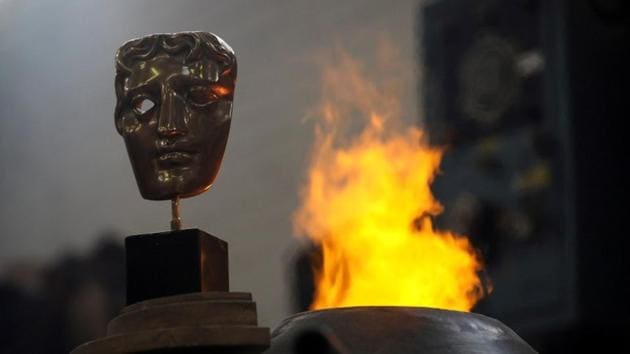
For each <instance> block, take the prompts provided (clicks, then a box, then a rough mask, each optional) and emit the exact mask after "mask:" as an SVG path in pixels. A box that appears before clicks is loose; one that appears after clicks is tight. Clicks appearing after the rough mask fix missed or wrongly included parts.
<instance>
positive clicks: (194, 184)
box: [114, 32, 236, 229]
mask: <svg viewBox="0 0 630 354" xmlns="http://www.w3.org/2000/svg"><path fill="white" fill-rule="evenodd" d="M235 82H236V57H235V56H234V51H233V50H232V48H230V46H229V45H227V44H226V43H225V42H224V41H223V40H221V39H220V38H219V37H217V36H215V35H214V34H211V33H205V32H182V33H173V34H153V35H149V36H146V37H142V38H138V39H134V40H131V41H128V42H126V43H125V44H123V45H122V46H121V47H120V49H118V52H117V53H116V82H115V88H116V100H117V102H116V109H115V112H114V117H115V123H116V129H117V130H118V132H119V133H120V134H121V135H122V137H123V139H124V140H125V144H126V146H127V152H128V154H129V159H130V160H131V166H132V168H133V171H134V174H135V177H136V182H137V184H138V188H139V189H140V194H141V195H142V197H143V198H145V199H149V200H167V199H171V200H173V203H172V205H173V216H174V217H173V222H172V228H173V229H179V228H180V227H181V221H180V220H179V213H178V211H177V207H178V205H179V198H186V197H192V196H195V195H198V194H200V193H203V192H205V191H206V190H208V189H209V188H210V186H211V185H212V183H213V182H214V180H215V178H216V175H217V173H218V172H219V168H220V166H221V161H222V159H223V153H224V151H225V145H226V143H227V139H228V134H229V130H230V122H231V119H232V101H233V98H234V86H235ZM176 216H177V217H176Z"/></svg>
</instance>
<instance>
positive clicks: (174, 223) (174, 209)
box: [171, 196, 182, 231]
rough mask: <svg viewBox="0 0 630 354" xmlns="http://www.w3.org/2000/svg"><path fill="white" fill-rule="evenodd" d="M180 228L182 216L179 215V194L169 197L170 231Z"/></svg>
mask: <svg viewBox="0 0 630 354" xmlns="http://www.w3.org/2000/svg"><path fill="white" fill-rule="evenodd" d="M181 229H182V218H181V217H180V216H179V196H176V197H175V198H173V199H171V231H178V230H181Z"/></svg>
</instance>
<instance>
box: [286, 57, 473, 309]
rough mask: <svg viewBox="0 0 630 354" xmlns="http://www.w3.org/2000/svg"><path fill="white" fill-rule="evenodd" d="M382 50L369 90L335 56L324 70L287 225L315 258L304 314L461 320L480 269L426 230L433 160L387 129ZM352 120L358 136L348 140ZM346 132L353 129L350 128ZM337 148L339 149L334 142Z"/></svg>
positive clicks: (391, 93) (447, 235)
mask: <svg viewBox="0 0 630 354" xmlns="http://www.w3.org/2000/svg"><path fill="white" fill-rule="evenodd" d="M392 53H394V51H393V49H392V48H384V50H382V51H381V55H380V58H381V59H383V60H384V62H385V63H386V64H388V66H389V67H388V68H387V69H388V70H389V71H387V72H386V73H385V75H381V76H380V77H379V78H378V80H374V81H371V80H369V79H368V74H374V72H370V73H368V72H366V71H365V70H363V68H362V66H361V63H360V62H358V61H357V60H355V59H354V58H352V57H351V56H350V55H348V54H347V53H345V52H344V51H343V50H341V49H339V48H338V49H337V50H336V51H335V53H334V60H333V61H332V62H327V63H324V65H323V75H322V89H323V90H322V99H321V102H320V104H319V105H318V108H317V111H316V112H317V113H318V117H319V118H320V119H318V120H317V121H316V123H315V142H314V146H313V153H312V158H311V162H310V167H309V170H308V179H307V182H306V184H305V186H304V188H303V190H302V205H301V206H300V208H299V209H298V210H297V212H296V214H295V216H294V224H295V229H296V233H298V234H306V235H307V236H308V237H309V238H311V239H312V240H313V241H315V242H316V243H317V244H318V245H320V246H321V249H322V264H321V267H320V268H318V269H317V270H316V271H317V274H316V294H315V300H314V302H313V303H312V304H311V308H312V309H322V308H330V307H346V306H364V305H388V306H424V307H435V308H444V309H452V310H460V311H469V310H470V309H471V308H472V307H473V306H474V304H475V303H476V302H477V301H478V300H479V299H480V298H481V297H482V295H483V287H482V284H481V281H480V279H479V277H478V274H477V273H478V271H480V270H481V264H480V260H479V259H478V257H477V254H476V252H475V251H474V249H473V248H472V246H471V244H470V242H469V241H468V239H467V238H466V237H464V236H459V235H455V234H453V233H451V232H449V231H438V230H435V229H434V227H433V225H432V220H431V218H430V217H431V216H434V215H438V214H439V213H441V211H442V206H441V205H440V203H439V202H438V201H437V200H436V199H435V198H434V197H433V195H432V193H431V190H430V183H431V182H432V180H433V178H434V175H435V173H436V171H437V169H438V168H439V164H440V160H441V157H442V150H441V149H439V148H434V147H431V146H429V145H428V144H427V143H426V142H425V139H424V135H423V133H422V131H421V130H419V129H418V128H416V127H407V128H404V129H397V126H399V122H400V114H401V113H400V112H401V109H400V108H401V107H400V98H399V97H397V96H398V95H400V94H401V91H400V90H398V89H399V88H400V85H398V84H399V83H400V80H398V79H397V78H396V76H395V75H394V73H395V72H399V73H404V71H402V70H398V71H397V70H395V68H393V67H392V65H391V64H392V62H394V61H392V60H393V59H392V58H393V56H392ZM357 116H359V117H360V118H361V121H362V122H363V123H362V125H363V126H362V127H361V131H360V133H359V134H350V135H351V136H353V137H350V138H348V134H347V133H348V130H352V127H351V123H352V122H351V121H352V118H355V117H357ZM355 129H356V128H355ZM342 141H343V142H342Z"/></svg>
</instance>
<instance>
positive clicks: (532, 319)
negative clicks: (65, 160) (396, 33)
mask: <svg viewBox="0 0 630 354" xmlns="http://www.w3.org/2000/svg"><path fill="white" fill-rule="evenodd" d="M552 3H553V2H545V1H542V0H529V1H525V0H515V1H495V0H443V1H432V2H429V3H427V5H425V6H423V7H422V8H421V11H420V13H419V21H418V23H419V27H418V32H419V34H420V36H419V37H420V41H421V48H422V50H421V52H422V56H421V58H422V67H423V85H422V87H423V91H422V93H421V94H422V95H423V97H422V100H421V101H422V102H423V105H424V107H423V112H424V115H423V122H422V123H423V124H424V126H425V127H426V129H427V130H428V133H429V136H430V139H431V141H432V143H433V144H437V145H442V146H445V147H446V149H447V150H446V154H445V157H444V161H443V163H442V173H441V174H440V175H439V176H438V177H437V179H436V181H435V183H434V189H435V192H436V195H437V197H438V199H440V201H441V202H442V203H443V204H444V205H445V213H444V215H443V216H442V217H441V218H440V219H439V220H438V224H441V225H442V226H445V227H448V228H450V229H453V230H456V231H457V232H460V233H462V234H466V235H469V236H471V238H472V240H473V243H474V244H475V246H476V247H477V248H479V249H480V251H481V253H482V254H483V257H484V259H485V262H486V267H487V272H488V275H489V278H490V279H491V283H492V288H493V292H492V294H491V295H490V296H488V297H487V299H486V300H484V301H482V302H481V303H480V305H479V306H478V307H477V308H476V309H475V311H478V312H482V313H486V314H488V315H490V316H493V317H497V318H500V319H501V320H502V321H504V322H506V323H507V324H508V325H509V326H511V327H513V328H515V329H516V330H517V331H521V332H524V333H528V332H529V331H533V330H539V329H541V328H544V327H545V326H547V327H556V326H561V325H563V324H565V323H567V322H568V321H572V319H573V317H574V316H575V299H574V297H575V295H574V294H575V289H574V287H575V279H574V278H575V276H574V273H575V271H574V266H575V264H574V261H575V260H574V259H575V256H574V239H575V237H574V231H573V226H572V225H573V221H572V220H573V211H572V209H571V208H570V206H571V205H572V200H571V198H572V193H573V192H572V189H571V185H572V173H571V172H570V169H571V166H570V161H571V159H570V145H569V142H568V141H566V139H565V136H564V135H563V133H562V132H564V131H566V126H565V125H566V124H567V123H566V116H565V115H564V114H565V112H563V110H562V107H561V105H560V102H562V101H563V99H562V97H561V90H559V89H558V85H557V83H558V82H560V81H561V80H562V77H561V76H562V75H560V71H559V70H558V68H559V66H558V64H557V62H558V60H559V55H558V54H557V53H558V48H557V45H558V41H556V40H555V39H554V36H553V35H552V33H554V30H555V26H556V25H557V23H556V22H557V21H558V20H557V19H555V18H554V16H552V15H551V14H552V13H553V12H554V11H555V10H554V8H553V6H554V5H552Z"/></svg>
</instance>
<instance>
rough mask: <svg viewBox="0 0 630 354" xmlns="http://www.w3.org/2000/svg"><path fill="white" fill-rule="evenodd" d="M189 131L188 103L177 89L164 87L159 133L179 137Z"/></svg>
mask: <svg viewBox="0 0 630 354" xmlns="http://www.w3.org/2000/svg"><path fill="white" fill-rule="evenodd" d="M186 133H188V124H187V118H186V104H185V102H184V99H183V98H182V97H180V96H179V95H178V94H177V93H176V92H175V91H173V90H170V89H164V90H163V93H162V103H161V106H160V111H159V114H158V134H159V135H160V136H162V137H166V138H168V137H177V136H182V135H186Z"/></svg>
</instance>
